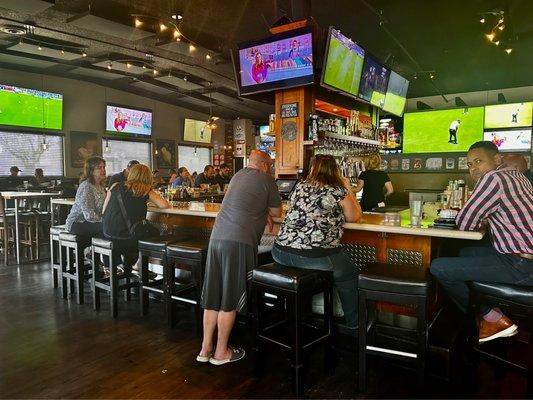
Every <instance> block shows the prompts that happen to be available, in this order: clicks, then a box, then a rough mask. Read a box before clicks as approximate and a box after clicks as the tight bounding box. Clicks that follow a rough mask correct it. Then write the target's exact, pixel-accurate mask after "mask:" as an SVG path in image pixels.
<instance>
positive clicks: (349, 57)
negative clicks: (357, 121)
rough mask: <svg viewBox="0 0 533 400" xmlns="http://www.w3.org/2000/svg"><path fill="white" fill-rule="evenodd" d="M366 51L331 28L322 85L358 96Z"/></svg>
mask: <svg viewBox="0 0 533 400" xmlns="http://www.w3.org/2000/svg"><path fill="white" fill-rule="evenodd" d="M364 60H365V51H364V50H363V49H362V48H361V47H359V46H358V45H357V44H356V43H354V42H353V41H352V40H351V39H349V38H347V37H346V36H344V35H342V34H341V33H340V32H339V31H338V30H336V29H333V28H331V29H330V35H329V46H328V52H327V55H326V61H325V63H324V69H323V72H322V85H323V86H326V87H329V88H332V89H336V90H340V91H341V92H345V93H347V94H350V95H352V96H357V93H358V91H359V81H360V80H361V72H362V70H363V63H364Z"/></svg>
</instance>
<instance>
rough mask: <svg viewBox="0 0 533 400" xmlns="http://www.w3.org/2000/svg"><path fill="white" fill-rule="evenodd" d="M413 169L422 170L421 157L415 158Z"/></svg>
mask: <svg viewBox="0 0 533 400" xmlns="http://www.w3.org/2000/svg"><path fill="white" fill-rule="evenodd" d="M413 169H414V170H417V171H420V170H421V169H422V159H421V158H415V159H414V160H413Z"/></svg>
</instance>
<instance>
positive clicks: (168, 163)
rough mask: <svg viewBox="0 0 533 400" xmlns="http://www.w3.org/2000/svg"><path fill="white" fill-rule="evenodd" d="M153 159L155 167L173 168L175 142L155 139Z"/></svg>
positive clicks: (174, 165) (174, 164) (174, 162)
mask: <svg viewBox="0 0 533 400" xmlns="http://www.w3.org/2000/svg"><path fill="white" fill-rule="evenodd" d="M155 159H156V166H157V168H160V169H161V168H175V167H176V142H175V141H174V140H162V139H157V140H156V141H155Z"/></svg>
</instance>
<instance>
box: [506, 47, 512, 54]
mask: <svg viewBox="0 0 533 400" xmlns="http://www.w3.org/2000/svg"><path fill="white" fill-rule="evenodd" d="M505 52H506V53H507V54H511V53H512V52H513V49H512V48H510V47H509V48H508V49H505Z"/></svg>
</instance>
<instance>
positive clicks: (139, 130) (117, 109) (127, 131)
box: [106, 104, 152, 137]
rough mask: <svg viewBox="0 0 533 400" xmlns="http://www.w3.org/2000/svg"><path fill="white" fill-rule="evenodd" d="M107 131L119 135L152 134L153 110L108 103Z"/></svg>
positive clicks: (142, 135) (144, 135)
mask: <svg viewBox="0 0 533 400" xmlns="http://www.w3.org/2000/svg"><path fill="white" fill-rule="evenodd" d="M106 131H107V133H108V134H111V135H117V136H139V137H147V136H151V134H152V112H151V111H150V110H142V109H133V108H126V107H122V106H117V105H114V104H108V105H107V112H106Z"/></svg>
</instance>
